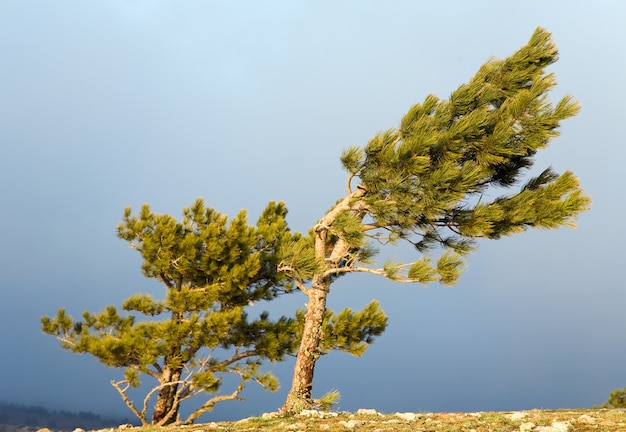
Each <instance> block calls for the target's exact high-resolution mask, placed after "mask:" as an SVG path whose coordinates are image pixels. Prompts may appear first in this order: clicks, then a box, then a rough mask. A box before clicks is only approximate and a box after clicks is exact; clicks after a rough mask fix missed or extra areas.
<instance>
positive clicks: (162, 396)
mask: <svg viewBox="0 0 626 432" xmlns="http://www.w3.org/2000/svg"><path fill="white" fill-rule="evenodd" d="M163 373H164V377H163V378H164V380H163V382H162V384H168V383H174V382H176V381H179V380H180V376H181V374H182V370H174V371H168V370H164V371H163ZM177 391H178V383H176V384H169V385H165V386H163V387H162V388H161V390H159V394H158V396H157V400H156V403H155V405H154V413H153V415H152V424H153V425H157V426H164V425H168V424H171V423H174V422H175V421H176V420H177V419H178V408H179V404H178V402H177V401H176V392H177Z"/></svg>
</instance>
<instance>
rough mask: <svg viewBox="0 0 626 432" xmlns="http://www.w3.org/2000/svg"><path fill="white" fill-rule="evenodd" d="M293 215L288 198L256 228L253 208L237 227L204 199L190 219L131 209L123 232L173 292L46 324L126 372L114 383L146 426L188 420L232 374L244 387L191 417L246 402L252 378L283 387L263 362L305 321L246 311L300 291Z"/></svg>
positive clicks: (68, 342)
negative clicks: (295, 279) (292, 273)
mask: <svg viewBox="0 0 626 432" xmlns="http://www.w3.org/2000/svg"><path fill="white" fill-rule="evenodd" d="M286 213H287V211H286V209H285V206H284V205H283V204H276V203H270V204H269V205H268V206H267V208H266V209H265V211H264V212H263V214H262V215H261V216H260V218H259V220H258V222H257V225H256V227H253V226H248V224H247V217H246V213H245V212H244V211H241V212H240V213H239V214H238V215H237V216H236V217H235V218H234V219H232V220H231V221H230V224H228V218H227V216H225V215H222V214H220V213H218V212H217V211H215V210H213V209H211V208H206V207H205V206H204V203H203V201H202V200H198V201H196V203H195V204H194V205H193V206H191V207H190V208H187V209H185V210H184V217H183V219H182V220H181V221H177V220H176V219H175V218H173V217H172V216H170V215H167V214H155V213H153V212H152V211H151V210H150V208H149V206H148V205H144V206H143V207H142V209H141V211H140V212H139V214H138V215H135V216H133V215H131V209H130V208H127V209H126V211H125V214H124V219H123V222H122V223H120V225H119V227H118V235H119V237H120V238H122V239H124V240H126V241H127V242H128V243H129V244H130V246H131V247H132V248H133V249H135V250H137V251H138V252H139V253H140V254H141V256H142V257H143V265H142V270H143V273H144V275H145V276H147V277H148V278H152V279H156V280H157V281H159V282H160V283H161V284H162V286H163V288H164V289H165V296H164V298H163V299H154V298H153V297H152V296H150V295H148V294H136V295H133V296H131V297H130V298H128V299H127V300H126V301H125V302H124V303H123V304H122V309H123V311H124V312H120V311H118V309H117V308H115V307H114V306H108V307H107V308H105V309H104V310H103V311H102V312H99V313H90V312H85V313H84V314H83V317H82V318H83V319H82V321H75V320H74V319H73V318H72V317H71V316H69V315H68V314H66V312H65V310H64V309H59V311H58V312H57V315H56V316H55V317H54V318H52V319H51V318H48V317H43V318H42V324H43V331H44V332H46V333H48V334H51V335H54V336H56V337H57V338H58V339H59V340H60V341H61V346H62V347H63V348H65V349H68V350H71V351H73V352H76V353H88V354H91V355H93V356H95V357H96V358H97V359H98V360H100V361H101V362H102V363H104V364H105V365H107V366H110V367H114V368H123V369H125V374H124V379H122V380H120V381H113V382H111V384H112V385H113V386H114V387H115V388H116V389H117V391H118V392H119V394H120V395H121V397H122V399H123V400H124V402H125V403H126V405H127V406H128V407H129V408H130V409H131V410H132V412H133V413H134V414H135V415H136V416H137V417H138V418H139V419H140V420H141V422H142V424H143V425H147V424H150V423H151V424H153V425H157V426H162V425H165V424H172V423H179V422H181V420H180V419H179V409H180V405H181V403H183V402H184V401H185V400H187V399H189V398H191V397H194V396H196V395H200V394H203V393H204V394H208V395H211V394H215V393H218V392H219V391H220V390H221V387H222V378H223V377H224V376H225V375H229V374H230V375H235V376H238V377H239V384H238V385H235V386H234V388H232V389H230V391H228V392H225V393H220V394H217V395H214V396H212V397H210V398H209V399H208V400H206V401H205V402H204V403H203V404H202V405H201V406H200V407H199V408H198V409H196V410H195V411H194V412H193V413H192V414H191V415H190V416H189V417H188V418H187V419H186V420H184V422H185V423H191V422H193V421H194V420H195V419H197V418H198V417H199V416H200V415H202V414H203V413H205V412H207V411H210V410H211V409H212V408H213V406H214V405H215V404H216V403H218V402H221V401H225V400H233V399H238V398H239V394H240V392H241V391H242V389H243V387H244V383H245V382H246V381H256V382H258V383H259V384H261V385H262V386H263V387H264V388H265V389H267V390H276V389H277V388H278V382H277V380H276V378H275V377H274V376H273V375H272V374H271V373H266V372H262V371H261V370H260V366H261V362H262V361H263V360H269V361H278V360H281V359H283V357H284V356H285V354H287V353H291V352H293V351H294V349H295V347H296V346H297V328H298V323H297V322H296V321H295V319H288V318H285V317H281V318H279V319H278V320H271V319H270V318H269V316H268V314H267V313H262V314H261V315H260V316H259V317H256V318H251V317H249V316H248V315H247V313H246V312H245V311H244V308H246V307H247V306H248V305H249V304H252V303H253V302H257V301H263V300H272V299H274V298H275V297H277V296H279V295H280V294H283V293H285V292H288V291H290V290H291V282H290V281H289V279H287V278H286V277H285V275H281V274H279V273H277V271H276V270H277V264H278V259H279V258H278V251H279V249H281V245H282V244H283V243H284V242H285V241H291V240H292V237H293V235H292V234H291V233H290V232H289V230H288V228H287V224H286V222H285V215H286ZM295 238H296V239H297V236H296V237H295ZM141 317H143V318H141ZM142 376H144V377H146V376H147V377H149V378H151V379H152V380H154V382H156V385H155V386H154V387H153V388H152V389H151V390H150V391H149V392H147V394H146V395H145V399H144V401H143V403H142V405H137V404H135V403H134V402H133V401H131V400H130V398H129V396H128V394H127V390H128V389H129V388H132V387H139V386H140V384H141V381H140V377H142ZM229 382H230V381H229ZM154 399H156V400H155V401H154V404H153V406H149V403H150V402H151V400H154ZM149 410H151V411H152V418H151V420H150V418H149Z"/></svg>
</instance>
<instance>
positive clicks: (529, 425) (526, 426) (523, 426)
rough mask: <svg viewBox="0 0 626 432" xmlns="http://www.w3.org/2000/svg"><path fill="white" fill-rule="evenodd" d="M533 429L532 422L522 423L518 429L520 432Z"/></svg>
mask: <svg viewBox="0 0 626 432" xmlns="http://www.w3.org/2000/svg"><path fill="white" fill-rule="evenodd" d="M534 428H535V424H534V423H533V422H526V423H522V424H521V425H520V427H519V430H520V432H528V431H531V430H533V429H534Z"/></svg>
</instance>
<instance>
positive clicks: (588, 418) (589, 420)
mask: <svg viewBox="0 0 626 432" xmlns="http://www.w3.org/2000/svg"><path fill="white" fill-rule="evenodd" d="M578 420H579V421H581V422H585V423H594V422H597V421H598V419H597V418H595V417H591V416H588V415H587V414H583V415H581V416H580V417H578Z"/></svg>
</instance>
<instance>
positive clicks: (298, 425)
mask: <svg viewBox="0 0 626 432" xmlns="http://www.w3.org/2000/svg"><path fill="white" fill-rule="evenodd" d="M287 429H289V430H296V429H297V430H304V429H306V423H304V422H298V423H293V424H290V425H289V426H287Z"/></svg>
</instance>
